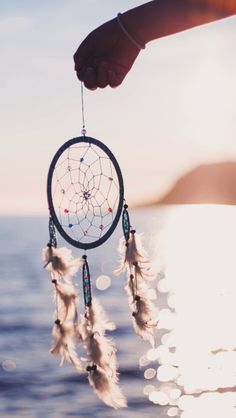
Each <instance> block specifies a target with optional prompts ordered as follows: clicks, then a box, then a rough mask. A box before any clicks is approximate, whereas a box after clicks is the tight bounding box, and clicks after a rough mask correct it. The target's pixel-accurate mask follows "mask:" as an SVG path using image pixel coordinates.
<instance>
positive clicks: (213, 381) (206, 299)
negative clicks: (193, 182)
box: [140, 205, 236, 418]
mask: <svg viewBox="0 0 236 418" xmlns="http://www.w3.org/2000/svg"><path fill="white" fill-rule="evenodd" d="M156 245H157V247H158V248H159V249H160V248H161V253H162V254H163V255H164V260H163V262H164V264H165V276H163V277H160V280H159V283H158V290H159V292H161V293H166V307H164V308H163V309H161V310H160V313H159V329H160V331H159V341H160V344H159V347H158V348H157V349H151V350H149V351H148V352H147V353H146V355H145V356H143V357H142V358H141V359H140V364H141V366H146V371H145V372H144V376H145V378H146V379H148V382H147V383H149V384H148V385H146V386H145V388H144V393H145V394H146V395H147V396H148V397H149V399H150V401H151V402H153V403H155V404H158V405H168V407H169V408H168V409H167V415H168V416H170V417H175V416H180V417H181V418H199V417H200V416H208V417H214V418H222V417H227V418H233V417H234V418H235V417H236V408H235V407H236V393H235V392H236V331H235V318H236V303H235V301H236V259H235V252H236V209H235V208H234V207H230V206H217V205H214V206H213V205H211V206H210V205H196V206H195V205H191V206H180V207H177V208H176V207H174V208H173V209H171V210H169V212H168V214H167V219H166V224H165V227H164V228H163V229H162V232H161V234H160V235H159V237H158V239H157V244H156ZM159 251H160V250H159ZM155 362H157V363H158V367H156V366H154V365H155V364H156V363H155ZM150 363H151V365H150ZM154 367H155V369H154ZM151 370H154V371H152V372H151ZM152 374H153V376H152ZM149 376H152V377H149ZM155 376H156V377H155ZM156 378H157V380H156Z"/></svg>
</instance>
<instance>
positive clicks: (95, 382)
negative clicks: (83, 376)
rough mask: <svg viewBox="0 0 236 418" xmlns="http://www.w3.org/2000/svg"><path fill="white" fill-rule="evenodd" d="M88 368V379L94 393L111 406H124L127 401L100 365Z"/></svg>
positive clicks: (116, 407)
mask: <svg viewBox="0 0 236 418" xmlns="http://www.w3.org/2000/svg"><path fill="white" fill-rule="evenodd" d="M90 369H92V370H90V371H89V374H88V380H89V383H90V385H91V386H92V387H93V389H94V392H95V393H96V395H97V396H98V397H99V398H100V399H101V400H102V401H103V402H104V403H105V404H106V405H108V406H111V407H112V408H115V409H118V408H125V407H126V406H127V402H126V399H125V397H124V395H123V393H122V391H121V389H120V387H119V386H118V385H117V383H115V382H113V381H112V380H111V379H110V378H109V377H108V376H107V375H106V373H105V372H104V371H103V370H102V369H101V368H100V367H98V366H95V367H94V368H92V367H91V368H90Z"/></svg>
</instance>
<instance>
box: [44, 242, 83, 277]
mask: <svg viewBox="0 0 236 418" xmlns="http://www.w3.org/2000/svg"><path fill="white" fill-rule="evenodd" d="M42 257H43V261H44V263H45V264H44V267H47V268H48V269H49V270H50V271H51V275H52V278H54V279H58V278H59V277H63V279H64V280H65V281H66V280H70V279H71V277H73V276H74V275H75V274H76V273H77V271H78V270H79V268H80V267H81V265H82V261H81V259H79V258H74V257H73V256H72V251H71V250H69V249H68V248H66V247H62V248H54V247H53V246H52V245H50V244H48V245H47V247H46V248H44V249H43V252H42Z"/></svg>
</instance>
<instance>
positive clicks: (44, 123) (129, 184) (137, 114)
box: [0, 0, 236, 215]
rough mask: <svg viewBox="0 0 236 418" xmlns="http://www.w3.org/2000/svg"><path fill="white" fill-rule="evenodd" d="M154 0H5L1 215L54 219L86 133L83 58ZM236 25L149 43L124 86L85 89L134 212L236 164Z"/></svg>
mask: <svg viewBox="0 0 236 418" xmlns="http://www.w3.org/2000/svg"><path fill="white" fill-rule="evenodd" d="M142 3H144V1H136V0H129V1H124V0H120V1H119V2H117V0H100V1H95V0H86V1H85V0H84V1H82V0H69V1H65V0H64V1H63V0H50V1H46V0H42V1H40V2H36V1H32V0H31V1H30V0H11V1H8V0H0V54H1V66H0V91H1V94H0V115H1V123H0V141H1V153H0V159H1V177H0V188H1V201H0V214H1V215H36V214H37V215H41V214H42V215H43V214H46V213H47V201H46V177H47V171H48V167H49V164H50V162H51V159H52V157H53V155H54V154H55V152H56V150H57V149H58V148H59V146H61V144H62V143H63V142H65V141H66V140H68V139H70V138H73V137H75V136H79V135H80V132H81V125H82V120H81V98H80V84H79V82H78V81H77V79H76V77H75V73H74V69H73V59H72V57H73V53H74V52H75V50H76V49H77V47H78V46H79V44H80V42H81V41H82V40H83V39H84V38H85V36H86V35H87V34H88V33H89V32H90V31H91V30H93V29H94V28H95V27H97V26H99V25H100V24H102V23H104V22H105V21H107V20H109V19H110V18H113V17H114V16H116V14H117V13H118V12H123V11H125V10H127V9H129V8H132V7H135V6H137V5H139V4H142ZM235 44H236V17H232V18H229V19H225V20H222V21H219V22H216V23H212V24H209V25H206V26H203V27H201V28H195V29H193V30H191V31H186V32H183V33H180V34H178V35H174V36H170V37H167V38H163V39H160V40H158V41H155V42H152V43H150V44H148V47H147V48H146V49H145V51H143V52H142V53H141V54H140V55H139V57H138V59H137V61H136V63H135V65H134V67H133V69H132V71H131V72H130V73H129V74H128V76H127V77H126V79H125V82H124V83H123V84H122V86H120V87H119V88H117V89H110V88H107V89H104V90H99V91H95V92H90V91H88V90H87V91H86V92H85V112H86V125H87V132H88V135H90V136H93V137H95V138H97V139H100V140H101V141H103V142H104V143H105V144H106V145H107V146H108V147H110V148H111V150H112V151H113V153H114V154H115V155H116V157H117V159H118V161H119V163H120V166H121V169H122V172H123V176H124V182H125V194H126V199H127V201H128V202H129V203H131V204H133V203H134V204H136V203H139V202H145V201H150V200H152V199H156V198H159V197H161V196H162V194H163V193H164V192H165V191H166V190H168V189H169V187H171V185H172V184H173V182H175V180H176V179H177V178H178V177H179V176H181V175H183V174H184V173H185V172H187V171H188V170H190V169H192V168H193V167H195V166H197V165H199V164H202V163H205V162H207V163H209V162H216V161H234V160H235V159H236V117H235V103H236V78H235V74H236V53H235Z"/></svg>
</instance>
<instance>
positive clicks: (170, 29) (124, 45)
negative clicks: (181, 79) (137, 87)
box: [74, 0, 236, 89]
mask: <svg viewBox="0 0 236 418" xmlns="http://www.w3.org/2000/svg"><path fill="white" fill-rule="evenodd" d="M234 14H236V0H156V1H150V2H148V3H145V4H143V5H141V6H139V7H136V8H134V9H131V10H128V11H127V12H125V13H123V14H122V23H123V25H124V27H125V28H126V29H127V31H128V32H129V33H130V34H131V35H132V37H133V38H134V39H135V40H136V41H137V42H138V43H139V44H141V45H144V44H147V43H148V42H150V41H153V40H155V39H158V38H161V37H164V36H168V35H172V34H174V33H177V32H181V31H184V30H186V29H191V28H193V27H196V26H199V25H203V24H206V23H209V22H213V21H216V20H218V19H223V18H225V17H228V16H232V15H234ZM139 53H140V49H139V48H137V47H136V46H135V45H134V44H133V43H132V42H131V41H130V39H129V38H128V37H127V36H126V35H125V34H124V32H123V31H122V30H121V28H120V26H119V24H118V22H117V19H116V18H115V19H112V20H110V21H109V22H106V23H105V24H104V25H102V26H99V27H98V28H97V29H95V30H94V31H93V32H91V33H90V34H89V35H88V36H87V38H85V40H84V41H83V42H82V44H81V45H80V46H79V48H78V50H77V51H76V53H75V55H74V61H75V70H76V72H77V76H78V78H79V79H80V80H81V81H83V82H84V84H85V86H86V87H87V88H89V89H96V88H97V87H100V88H104V87H106V86H107V85H110V86H111V87H116V86H118V85H120V84H121V83H122V81H123V79H124V78H125V76H126V74H127V73H128V72H129V70H130V69H131V67H132V65H133V63H134V61H135V59H136V58H137V56H138V54H139Z"/></svg>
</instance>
